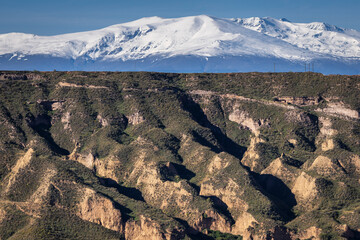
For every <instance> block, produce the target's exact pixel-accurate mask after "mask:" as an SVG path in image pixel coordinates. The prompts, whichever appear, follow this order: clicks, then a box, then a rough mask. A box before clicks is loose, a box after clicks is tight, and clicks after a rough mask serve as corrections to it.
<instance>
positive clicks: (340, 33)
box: [233, 17, 360, 58]
mask: <svg viewBox="0 0 360 240" xmlns="http://www.w3.org/2000/svg"><path fill="white" fill-rule="evenodd" d="M233 21H234V22H236V23H238V24H239V25H240V26H243V27H246V28H248V29H251V30H254V31H257V32H260V33H263V34H266V35H268V36H271V37H275V38H277V39H281V40H283V41H285V42H288V43H290V44H293V45H295V46H297V47H299V48H303V49H308V50H310V51H313V52H317V53H325V54H330V55H333V56H339V57H356V58H359V57H360V34H359V32H357V31H355V30H348V29H343V28H339V27H336V26H333V25H329V24H326V23H321V22H313V23H292V22H290V21H288V20H286V19H282V20H277V19H273V18H258V17H254V18H237V19H233Z"/></svg>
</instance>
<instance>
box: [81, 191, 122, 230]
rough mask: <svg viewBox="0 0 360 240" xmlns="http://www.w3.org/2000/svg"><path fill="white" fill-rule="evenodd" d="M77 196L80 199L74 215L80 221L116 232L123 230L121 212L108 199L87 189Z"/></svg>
mask: <svg viewBox="0 0 360 240" xmlns="http://www.w3.org/2000/svg"><path fill="white" fill-rule="evenodd" d="M79 194H80V195H81V196H82V198H81V200H80V203H79V204H78V211H77V212H76V215H78V216H79V217H80V218H81V219H83V220H85V221H89V222H93V223H96V224H99V225H101V226H103V227H105V228H108V229H111V230H114V231H117V232H122V231H123V230H124V222H123V219H122V215H121V212H120V210H119V209H117V208H116V207H115V206H114V203H113V202H112V201H111V200H110V199H108V198H106V197H104V196H101V195H100V194H98V193H96V192H95V191H94V190H92V189H89V188H86V189H83V190H82V191H80V193H79Z"/></svg>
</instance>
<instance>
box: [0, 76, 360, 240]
mask: <svg viewBox="0 0 360 240" xmlns="http://www.w3.org/2000/svg"><path fill="white" fill-rule="evenodd" d="M358 96H360V76H347V75H329V76H325V75H322V74H317V73H233V74H175V73H155V72H56V71H54V72H9V71H3V72H0V239H12V240H15V239H281V240H282V239H285V240H286V239H294V240H295V239H359V238H360V233H359V231H360V202H359V199H360V187H359V183H360V177H359V176H360V121H359V119H360V114H359V111H360V101H359V99H358Z"/></svg>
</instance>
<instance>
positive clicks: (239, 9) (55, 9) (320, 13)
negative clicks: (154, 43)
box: [0, 0, 360, 35]
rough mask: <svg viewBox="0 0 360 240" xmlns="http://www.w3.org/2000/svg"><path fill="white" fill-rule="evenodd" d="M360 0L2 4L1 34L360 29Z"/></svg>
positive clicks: (4, 0)
mask: <svg viewBox="0 0 360 240" xmlns="http://www.w3.org/2000/svg"><path fill="white" fill-rule="evenodd" d="M359 11H360V0H302V1H295V0H252V1H243V0H222V1H219V0H181V1H178V0H176V1H171V0H166V1H165V0H128V1H124V0H31V1H29V0H0V33H9V32H25V33H34V34H38V35H55V34H61V33H71V32H78V31H87V30H95V29H99V28H102V27H107V26H109V25H112V24H118V23H123V22H128V21H132V20H136V19H138V18H141V17H149V16H160V17H166V18H167V17H170V18H171V17H183V16H192V15H200V14H207V15H211V16H215V17H227V18H231V17H255V16H256V17H266V16H269V17H274V18H283V17H285V18H287V19H289V20H290V21H293V22H314V21H321V22H327V23H330V24H334V25H337V26H340V27H346V28H354V29H357V30H360V14H359Z"/></svg>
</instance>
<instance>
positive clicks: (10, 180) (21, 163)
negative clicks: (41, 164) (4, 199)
mask: <svg viewBox="0 0 360 240" xmlns="http://www.w3.org/2000/svg"><path fill="white" fill-rule="evenodd" d="M33 154H34V149H33V148H29V149H28V150H27V151H26V153H25V154H24V155H23V156H22V157H20V158H19V159H18V160H17V162H16V164H15V166H13V167H12V168H11V172H10V173H9V175H8V176H7V181H6V185H5V188H4V193H5V194H6V193H7V192H8V191H9V190H10V188H11V186H12V185H13V184H14V182H15V181H16V178H17V177H19V176H18V174H19V172H20V171H21V170H22V169H25V168H26V167H27V166H28V165H29V164H30V161H31V159H32V156H33Z"/></svg>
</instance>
